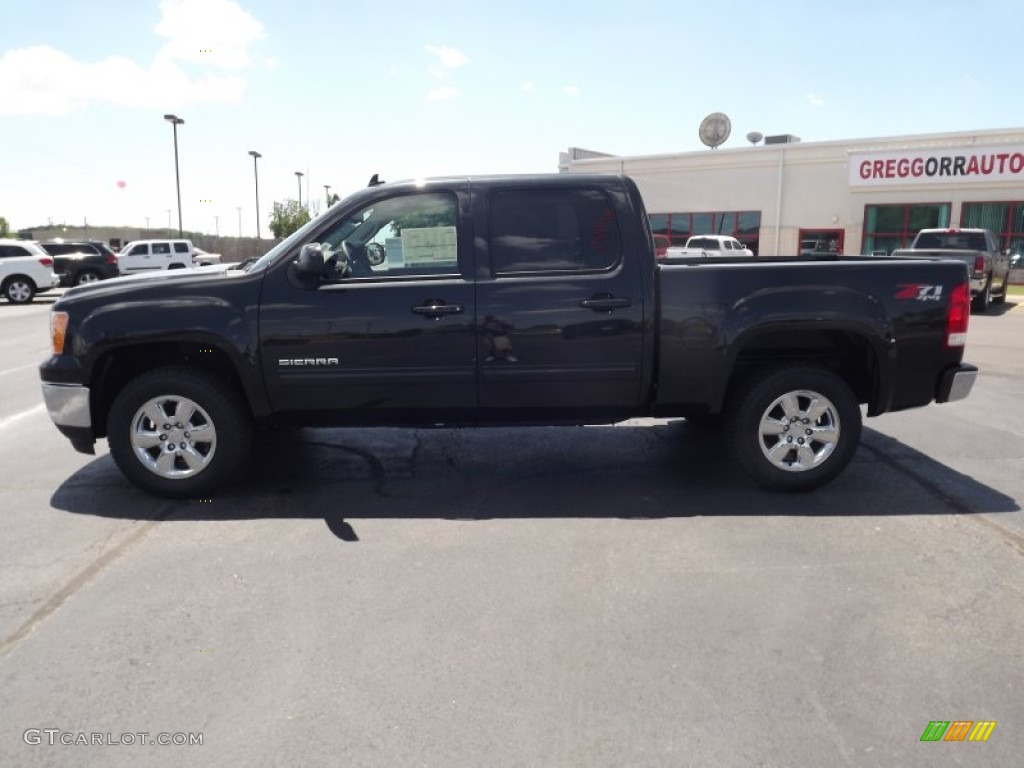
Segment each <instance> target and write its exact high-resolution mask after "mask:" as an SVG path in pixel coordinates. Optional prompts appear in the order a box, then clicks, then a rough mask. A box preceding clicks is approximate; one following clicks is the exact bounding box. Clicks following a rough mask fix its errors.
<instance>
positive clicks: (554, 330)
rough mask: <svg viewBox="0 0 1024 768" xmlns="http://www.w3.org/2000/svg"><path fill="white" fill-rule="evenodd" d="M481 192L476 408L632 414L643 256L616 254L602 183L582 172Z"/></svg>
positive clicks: (639, 353) (568, 415)
mask: <svg viewBox="0 0 1024 768" xmlns="http://www.w3.org/2000/svg"><path fill="white" fill-rule="evenodd" d="M481 194H484V193H481ZM481 203H483V204H479V205H478V210H479V211H480V214H479V215H478V219H477V222H478V224H477V228H478V230H483V231H484V232H485V233H486V239H485V240H481V239H479V238H478V242H479V243H481V244H486V251H485V255H484V256H483V257H482V258H481V261H483V262H484V263H485V264H486V265H487V270H486V272H484V271H482V273H481V279H480V281H479V282H478V285H477V304H478V310H477V311H478V315H479V318H480V320H479V329H480V331H479V339H478V347H477V356H478V358H479V360H480V363H479V366H480V413H481V419H482V420H483V421H490V422H501V421H519V422H522V421H532V420H536V421H541V422H551V421H557V422H574V421H586V420H594V421H606V420H614V419H617V418H624V417H626V416H629V415H635V414H636V413H637V409H638V408H639V406H640V404H641V400H642V394H641V389H642V387H641V373H642V367H643V366H642V362H643V334H644V299H643V297H644V292H643V280H642V267H641V263H642V262H641V261H640V254H637V253H632V254H627V250H626V247H625V244H624V241H625V239H624V237H623V235H622V232H621V229H622V227H621V226H620V222H619V221H618V218H617V214H616V206H615V205H614V204H613V198H612V197H611V195H610V193H609V192H608V190H607V189H604V188H602V187H601V186H598V185H594V186H587V184H586V182H585V181H581V182H580V184H579V185H578V186H567V185H566V186H562V187H557V188H552V187H550V186H545V187H539V188H528V187H524V186H510V187H508V188H504V189H503V188H500V187H498V188H494V189H491V190H489V191H488V192H487V193H486V200H485V201H481ZM620 209H621V208H620ZM487 273H489V274H487Z"/></svg>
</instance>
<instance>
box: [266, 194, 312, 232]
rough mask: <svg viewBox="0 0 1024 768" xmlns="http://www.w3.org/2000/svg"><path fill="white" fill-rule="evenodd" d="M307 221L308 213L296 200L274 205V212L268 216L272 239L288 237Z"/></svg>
mask: <svg viewBox="0 0 1024 768" xmlns="http://www.w3.org/2000/svg"><path fill="white" fill-rule="evenodd" d="M307 221H309V211H308V210H307V209H306V207H305V206H303V205H301V204H300V203H299V201H298V200H285V201H284V202H283V203H274V212H273V213H272V214H270V231H271V232H273V233H274V237H288V235H290V234H291V233H292V232H294V231H295V230H297V229H298V228H299V227H301V226H302V225H303V224H305V223H306V222H307Z"/></svg>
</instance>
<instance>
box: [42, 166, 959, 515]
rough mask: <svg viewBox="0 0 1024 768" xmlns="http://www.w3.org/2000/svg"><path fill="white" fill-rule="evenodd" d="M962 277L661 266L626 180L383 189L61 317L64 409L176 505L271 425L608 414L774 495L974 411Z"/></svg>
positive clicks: (926, 266)
mask: <svg viewBox="0 0 1024 768" xmlns="http://www.w3.org/2000/svg"><path fill="white" fill-rule="evenodd" d="M969 301H970V296H969V293H968V283H967V271H966V267H965V266H964V265H963V264H961V263H954V262H944V261H934V262H931V261H921V260H907V261H900V260H887V261H885V262H880V261H878V260H874V259H871V258H857V257H847V258H843V257H834V256H833V257H831V258H830V260H827V261H815V260H813V259H808V258H795V257H794V258H780V259H771V258H768V259H759V260H756V261H751V260H750V259H749V258H741V259H735V260H730V259H720V260H716V261H714V263H711V262H707V261H706V260H694V261H693V263H685V260H684V263H677V264H673V265H667V266H659V265H658V264H657V263H656V261H655V249H654V240H653V237H652V235H651V231H650V227H649V225H648V219H647V214H646V211H645V210H644V205H643V201H642V199H641V197H640V194H639V192H638V190H637V187H636V185H635V184H634V183H633V182H632V180H630V179H628V178H626V177H621V176H596V175H595V176H580V175H545V176H504V177H501V176H496V177H480V178H465V177H462V178H451V179H433V180H429V181H420V182H401V183H394V184H379V185H378V184H374V185H371V186H370V187H368V188H366V189H364V190H362V191H360V192H358V193H357V194H355V195H353V196H352V197H350V198H348V199H347V200H344V201H342V202H340V203H337V204H335V205H334V206H332V207H331V208H330V209H329V210H328V211H327V212H325V213H324V214H323V215H321V216H320V217H318V218H317V219H314V220H313V221H312V222H310V223H309V224H307V225H306V226H305V227H303V228H302V229H301V230H299V231H298V232H296V233H295V234H293V235H292V236H291V237H289V238H288V239H286V240H285V241H283V242H282V243H280V244H279V245H277V246H276V247H274V248H273V249H272V250H271V251H269V252H268V253H267V254H266V255H265V256H263V257H262V258H260V259H259V260H258V261H256V262H255V263H252V264H249V265H247V266H246V267H244V268H242V269H232V268H230V265H225V266H222V267H207V268H202V269H196V270H188V271H180V272H177V273H169V274H161V275H153V276H140V277H127V278H118V279H114V280H110V281H105V282H103V283H98V284H95V285H91V286H85V287H82V288H74V289H71V290H70V291H68V292H67V293H66V294H65V295H64V296H63V297H62V298H61V299H60V300H59V301H58V302H57V303H56V304H55V305H54V307H53V310H52V315H51V331H52V334H51V335H52V342H53V353H52V356H51V357H50V358H49V359H47V360H46V361H45V362H44V363H43V364H42V365H41V367H40V374H41V378H42V388H43V395H44V399H45V401H46V405H47V407H48V410H49V412H50V415H51V418H52V419H53V421H54V422H55V423H56V425H57V427H58V428H59V429H60V430H61V432H62V433H63V434H65V435H66V436H67V437H68V438H70V440H71V442H72V444H73V446H74V447H75V448H76V449H77V450H79V451H83V452H86V453H92V452H93V450H94V447H93V446H94V441H95V440H96V439H97V438H100V437H104V436H106V437H107V439H108V442H109V445H110V452H111V454H112V455H113V457H114V460H115V461H116V462H117V465H118V466H119V467H120V468H121V470H122V472H124V474H125V475H126V476H127V477H128V478H129V479H130V480H131V481H132V482H134V483H135V484H136V485H138V486H139V487H141V488H143V489H145V490H147V491H149V492H151V493H154V494H157V495H161V496H195V495H202V494H207V493H209V492H211V491H212V490H214V489H215V488H217V487H218V486H221V485H222V484H224V483H225V482H226V481H228V480H229V479H230V478H231V477H232V475H233V473H234V472H235V471H236V470H237V469H238V468H239V467H240V465H241V464H242V462H243V461H244V460H245V456H246V449H247V447H248V446H249V443H250V440H251V437H252V431H253V429H254V428H256V427H258V426H261V425H267V424H273V423H275V422H278V423H280V422H288V423H296V424H300V425H307V426H310V425H312V426H335V425H361V426H365V425H377V426H435V425H447V426H469V425H515V424H553V425H561V424H566V425H569V424H594V423H613V422H616V421H620V420H623V419H626V418H629V417H636V416H654V417H677V416H683V417H687V418H689V419H692V420H694V421H695V422H698V423H701V424H703V425H706V426H708V427H709V428H712V429H715V430H717V431H719V432H723V433H725V434H724V437H727V438H728V442H729V444H732V445H734V446H735V452H736V456H737V457H738V459H739V461H740V463H741V464H742V466H743V467H744V468H745V469H746V470H747V471H748V472H749V473H750V474H751V475H752V476H753V478H754V480H755V481H756V482H757V483H759V484H760V485H762V486H764V487H766V488H770V489H778V490H804V489H808V488H813V487H816V486H818V485H820V484H822V483H824V482H826V481H828V480H830V479H832V478H834V477H835V476H836V475H837V474H838V473H839V472H840V471H842V469H843V468H844V467H845V466H846V465H847V464H848V462H849V461H850V459H851V458H852V456H853V454H854V452H855V451H856V448H857V444H858V442H859V439H860V431H861V409H860V407H859V404H866V406H867V414H868V415H869V416H871V415H876V414H880V413H884V412H886V411H895V410H900V409H905V408H912V407H915V406H922V405H925V404H927V403H931V402H932V401H937V402H946V401H949V400H957V399H960V398H963V397H966V396H967V394H968V393H969V391H970V389H971V386H972V385H973V383H974V378H975V375H976V373H977V369H976V368H974V367H973V366H970V365H966V364H964V363H962V362H961V360H962V357H963V348H964V343H965V340H966V335H967V323H968V316H969V313H970V306H969Z"/></svg>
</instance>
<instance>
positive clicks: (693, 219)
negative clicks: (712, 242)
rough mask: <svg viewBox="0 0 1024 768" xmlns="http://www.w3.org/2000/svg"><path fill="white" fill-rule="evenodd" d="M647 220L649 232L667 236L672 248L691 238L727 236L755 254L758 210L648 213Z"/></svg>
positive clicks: (758, 231)
mask: <svg viewBox="0 0 1024 768" xmlns="http://www.w3.org/2000/svg"><path fill="white" fill-rule="evenodd" d="M649 219H650V222H651V231H652V232H654V234H656V235H661V234H667V235H668V236H669V237H670V238H671V241H672V245H686V241H687V240H688V239H690V237H692V236H694V235H731V236H732V237H735V238H736V239H737V240H739V241H740V242H741V243H743V244H744V245H745V246H746V247H747V248H749V249H750V250H752V251H753V252H754V253H757V245H758V238H759V237H760V234H761V212H760V211H718V212H714V211H712V212H710V213H652V214H651V215H650V216H649ZM666 220H667V222H668V224H667V227H666V223H665V222H666Z"/></svg>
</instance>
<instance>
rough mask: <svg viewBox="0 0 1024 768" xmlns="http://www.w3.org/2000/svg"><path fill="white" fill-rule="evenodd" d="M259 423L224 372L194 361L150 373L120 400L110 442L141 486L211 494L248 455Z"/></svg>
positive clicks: (174, 493) (180, 494)
mask: <svg viewBox="0 0 1024 768" xmlns="http://www.w3.org/2000/svg"><path fill="white" fill-rule="evenodd" d="M251 433H252V423H251V419H250V418H249V414H248V413H247V412H246V410H245V408H243V406H242V404H241V402H240V399H239V397H238V396H237V395H236V394H235V392H234V391H233V390H232V388H231V387H230V386H229V385H228V384H227V383H226V382H225V381H224V380H223V379H221V378H220V377H218V376H216V375H214V374H212V373H210V372H208V371H204V370H199V369H194V368H189V367H186V366H169V367H166V368H158V369H156V370H153V371H149V372H148V373H144V374H142V375H141V376H139V377H138V378H136V379H134V380H132V381H131V382H129V383H128V385H127V386H125V387H124V389H122V390H121V392H120V393H119V394H118V396H117V398H116V399H115V400H114V404H113V406H112V407H111V409H110V414H109V417H108V419H107V441H108V443H109V444H110V453H111V455H112V456H113V457H114V461H115V462H116V463H117V466H118V467H119V468H120V470H121V472H123V473H124V475H125V477H127V478H128V479H129V480H130V481H131V482H132V483H133V484H135V485H136V486H138V487H139V488H141V489H142V490H144V491H147V492H149V493H152V494H154V495H156V496H165V497H169V498H185V497H194V496H202V495H204V494H208V493H211V492H212V491H214V490H216V489H217V488H218V487H220V486H222V485H224V484H225V483H227V482H228V481H230V480H231V479H232V478H233V477H234V475H235V473H236V472H237V471H238V469H239V468H240V467H241V464H242V462H243V461H244V460H245V457H246V454H247V450H248V447H249V444H250V442H251V441H250V436H251Z"/></svg>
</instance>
